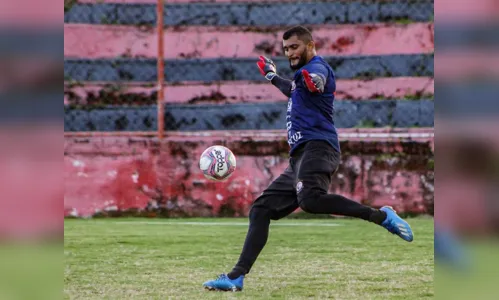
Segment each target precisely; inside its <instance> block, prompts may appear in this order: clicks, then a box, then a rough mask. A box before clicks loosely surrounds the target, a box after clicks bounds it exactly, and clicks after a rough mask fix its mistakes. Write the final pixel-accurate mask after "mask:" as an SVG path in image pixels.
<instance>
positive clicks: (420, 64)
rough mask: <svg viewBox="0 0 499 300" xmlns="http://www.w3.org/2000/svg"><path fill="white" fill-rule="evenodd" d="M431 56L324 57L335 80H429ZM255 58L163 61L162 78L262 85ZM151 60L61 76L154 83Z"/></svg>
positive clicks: (83, 66)
mask: <svg viewBox="0 0 499 300" xmlns="http://www.w3.org/2000/svg"><path fill="white" fill-rule="evenodd" d="M433 58H434V57H433V54H407V55H378V56H376V55H372V56H348V57H325V59H326V60H327V62H328V63H329V64H330V65H331V67H332V68H333V69H334V70H335V75H336V78H338V79H347V78H348V79H352V78H374V77H399V76H433ZM256 59H257V58H248V59H243V58H233V59H184V60H166V62H165V78H166V80H167V81H169V82H179V81H205V82H209V81H222V80H224V81H231V80H252V81H264V80H265V79H264V78H263V77H262V76H261V75H260V73H259V72H258V69H257V68H256V67H255V63H256ZM273 59H274V62H275V63H276V65H277V69H278V72H279V74H281V75H282V76H285V77H288V78H292V77H293V72H292V71H291V69H290V68H289V63H288V60H287V59H286V58H285V57H277V58H273ZM156 68H157V67H156V60H155V59H114V60H106V59H101V60H88V59H66V60H65V61H64V76H65V77H66V78H67V79H72V80H75V81H139V82H144V81H155V80H156V78H157V76H156V75H157V69H156Z"/></svg>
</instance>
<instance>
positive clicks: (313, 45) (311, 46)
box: [307, 41, 315, 51]
mask: <svg viewBox="0 0 499 300" xmlns="http://www.w3.org/2000/svg"><path fill="white" fill-rule="evenodd" d="M307 48H308V50H309V51H312V50H314V49H315V42H314V41H310V42H308V44H307Z"/></svg>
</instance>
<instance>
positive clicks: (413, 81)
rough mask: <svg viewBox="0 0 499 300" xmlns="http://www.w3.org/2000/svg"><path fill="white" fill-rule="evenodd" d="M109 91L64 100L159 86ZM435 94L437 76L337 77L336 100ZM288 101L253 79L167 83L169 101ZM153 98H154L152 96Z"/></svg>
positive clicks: (84, 90) (145, 93) (148, 92)
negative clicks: (249, 80) (246, 80)
mask: <svg viewBox="0 0 499 300" xmlns="http://www.w3.org/2000/svg"><path fill="white" fill-rule="evenodd" d="M107 90H109V89H108V88H106V87H105V85H104V84H101V85H98V84H93V85H85V86H75V87H69V86H67V87H65V94H64V102H65V103H66V104H68V103H76V102H77V103H80V104H85V103H86V99H87V97H88V96H89V95H93V97H92V98H93V99H95V98H99V95H102V96H101V97H106V98H107V101H108V102H110V103H112V102H113V100H112V99H117V98H119V99H126V98H127V97H129V96H130V95H131V94H133V95H142V97H143V98H144V99H145V98H148V97H152V96H153V93H154V92H155V91H156V87H150V85H149V86H146V84H143V85H142V86H140V85H132V84H122V85H121V86H120V88H119V92H116V91H113V92H106V91H107ZM433 94H434V79H433V78H426V77H400V78H377V79H374V80H370V81H361V80H338V82H337V92H336V99H338V100H342V99H346V100H365V99H380V98H383V99H403V98H405V97H407V96H414V95H419V96H421V95H423V96H432V95H433ZM280 100H282V101H286V100H287V98H286V97H285V96H283V95H282V94H281V92H280V91H279V90H278V89H277V88H275V87H274V86H273V85H271V84H268V83H266V82H264V83H253V82H218V83H213V84H210V85H205V84H192V83H188V84H187V83H186V84H183V85H167V86H166V88H165V102H167V103H183V104H195V103H205V104H207V103H258V102H270V101H280ZM151 101H155V98H152V99H151Z"/></svg>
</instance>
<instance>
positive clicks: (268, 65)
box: [256, 56, 277, 81]
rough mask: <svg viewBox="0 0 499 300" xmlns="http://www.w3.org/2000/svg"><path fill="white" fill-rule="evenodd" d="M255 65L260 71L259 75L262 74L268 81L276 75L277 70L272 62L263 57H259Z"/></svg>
mask: <svg viewBox="0 0 499 300" xmlns="http://www.w3.org/2000/svg"><path fill="white" fill-rule="evenodd" d="M256 65H257V66H258V69H260V73H262V75H263V76H265V78H266V79H267V80H268V81H271V80H272V79H273V78H274V77H275V76H276V75H277V68H276V66H275V64H274V62H273V61H272V60H270V59H268V58H266V57H265V56H260V60H259V61H258V62H257V63H256Z"/></svg>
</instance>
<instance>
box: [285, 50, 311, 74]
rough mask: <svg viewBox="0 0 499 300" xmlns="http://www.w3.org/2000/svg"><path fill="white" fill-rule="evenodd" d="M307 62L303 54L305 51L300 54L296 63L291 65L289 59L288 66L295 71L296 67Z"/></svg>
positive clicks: (298, 67)
mask: <svg viewBox="0 0 499 300" xmlns="http://www.w3.org/2000/svg"><path fill="white" fill-rule="evenodd" d="M306 64H307V57H306V55H305V53H303V54H302V55H301V56H300V60H299V61H298V64H297V65H295V66H293V65H291V61H289V67H290V68H291V70H293V71H296V70H298V69H300V68H301V67H303V66H304V65H306Z"/></svg>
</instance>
